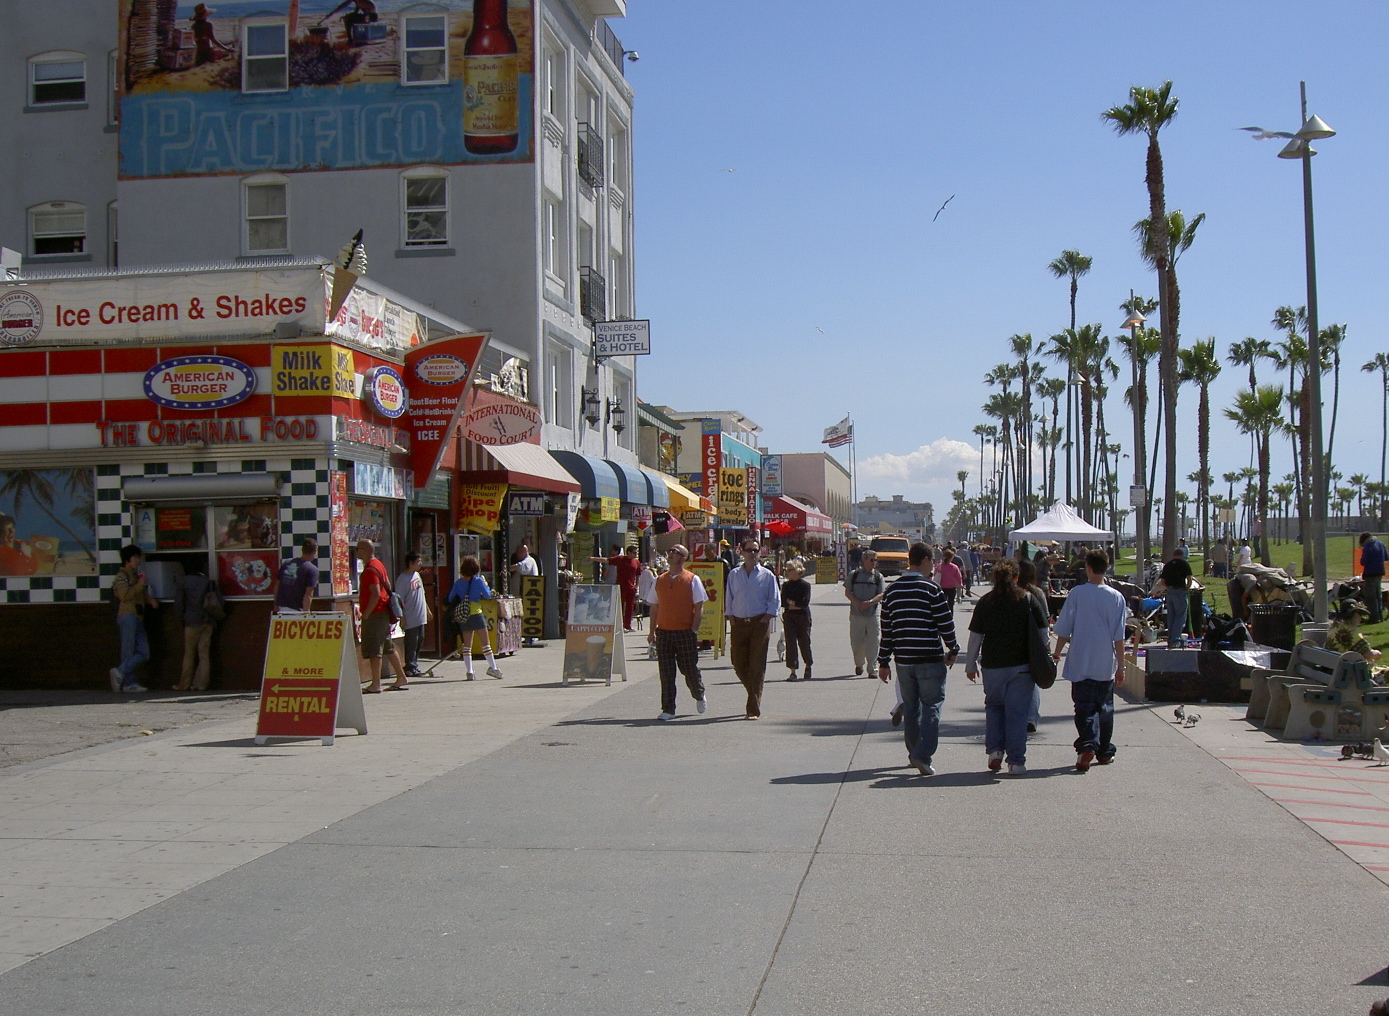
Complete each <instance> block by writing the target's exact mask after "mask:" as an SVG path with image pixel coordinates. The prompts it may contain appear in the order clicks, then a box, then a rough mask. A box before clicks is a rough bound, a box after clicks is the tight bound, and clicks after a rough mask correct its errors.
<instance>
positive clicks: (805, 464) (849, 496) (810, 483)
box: [780, 452, 853, 533]
mask: <svg viewBox="0 0 1389 1016" xmlns="http://www.w3.org/2000/svg"><path fill="white" fill-rule="evenodd" d="M780 458H781V487H782V490H781V492H782V493H783V494H784V495H786V496H787V497H791V498H794V499H796V500H797V501H801V502H803V503H805V504H808V505H811V506H812V507H814V508H818V509H819V510H820V511H821V512H823V513H824V514H826V515H828V516H829V517H830V519H831V521H832V522H833V523H834V529H835V532H836V533H840V532H842V531H843V529H842V527H843V526H845V525H847V524H849V523H851V522H852V521H853V517H852V502H853V493H852V489H853V487H852V481H851V478H850V475H849V470H848V469H847V468H846V467H845V466H844V464H843V463H842V462H840V461H839V460H838V459H836V458H835V457H834V456H833V455H830V454H829V453H828V452H795V453H789V454H783V455H781V456H780Z"/></svg>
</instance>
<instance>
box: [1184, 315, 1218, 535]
mask: <svg viewBox="0 0 1389 1016" xmlns="http://www.w3.org/2000/svg"><path fill="white" fill-rule="evenodd" d="M1177 356H1178V359H1180V360H1181V368H1180V370H1179V371H1178V374H1177V377H1178V379H1179V380H1181V381H1189V382H1191V383H1192V384H1194V385H1195V386H1196V388H1197V390H1198V391H1199V392H1200V400H1199V402H1198V403H1197V409H1196V454H1197V459H1198V461H1199V462H1200V469H1198V470H1197V472H1198V473H1200V474H1201V479H1200V486H1199V487H1197V490H1196V511H1197V513H1198V514H1199V515H1200V517H1201V553H1202V554H1204V555H1205V556H1206V557H1210V552H1211V545H1210V539H1211V534H1210V529H1209V528H1208V527H1207V525H1206V516H1207V514H1208V513H1207V511H1206V499H1207V497H1208V496H1209V494H1210V475H1211V383H1212V382H1213V381H1215V379H1216V378H1217V377H1219V376H1220V358H1219V357H1217V356H1216V355H1215V336H1210V337H1208V338H1205V339H1202V340H1201V341H1200V342H1196V343H1193V344H1192V347H1191V348H1190V349H1180V350H1178V351H1177Z"/></svg>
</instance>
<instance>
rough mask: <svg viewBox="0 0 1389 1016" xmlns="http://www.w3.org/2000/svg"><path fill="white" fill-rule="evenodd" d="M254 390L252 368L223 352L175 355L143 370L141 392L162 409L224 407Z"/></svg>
mask: <svg viewBox="0 0 1389 1016" xmlns="http://www.w3.org/2000/svg"><path fill="white" fill-rule="evenodd" d="M255 390H256V372H255V371H254V370H252V369H251V368H250V367H248V366H246V364H244V363H242V362H241V361H240V360H233V359H231V358H230V357H226V356H176V357H174V358H173V359H172V360H165V361H164V362H163V363H157V364H155V365H154V366H153V367H151V368H150V369H149V370H148V371H146V373H145V395H146V397H147V398H148V399H149V400H150V401H151V402H154V403H156V404H157V405H161V406H163V407H165V408H166V409H225V408H226V407H227V406H234V405H236V404H237V403H238V402H241V401H243V400H245V399H247V398H249V397H250V396H251V395H252V393H254V392H255Z"/></svg>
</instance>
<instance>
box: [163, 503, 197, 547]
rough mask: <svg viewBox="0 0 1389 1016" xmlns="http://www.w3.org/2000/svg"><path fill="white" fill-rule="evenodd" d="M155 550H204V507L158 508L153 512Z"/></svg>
mask: <svg viewBox="0 0 1389 1016" xmlns="http://www.w3.org/2000/svg"><path fill="white" fill-rule="evenodd" d="M154 518H155V522H154V530H155V538H154V546H155V549H156V550H205V549H206V548H207V511H206V509H204V508H201V507H199V508H158V509H155V513H154Z"/></svg>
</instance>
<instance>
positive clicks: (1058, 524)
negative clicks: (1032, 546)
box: [1008, 501, 1114, 542]
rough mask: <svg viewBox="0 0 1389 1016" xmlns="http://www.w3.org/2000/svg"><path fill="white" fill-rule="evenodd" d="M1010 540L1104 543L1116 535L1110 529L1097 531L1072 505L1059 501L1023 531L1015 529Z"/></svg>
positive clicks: (1009, 535) (1023, 528)
mask: <svg viewBox="0 0 1389 1016" xmlns="http://www.w3.org/2000/svg"><path fill="white" fill-rule="evenodd" d="M1008 539H1010V540H1061V541H1069V542H1074V541H1077V540H1081V541H1096V542H1102V541H1108V540H1113V539H1114V534H1113V533H1112V532H1110V531H1109V530H1108V529H1096V528H1095V527H1094V526H1092V525H1090V523H1088V522H1086V521H1085V520H1084V519H1082V518H1081V517H1080V516H1079V515H1077V514H1076V510H1075V509H1074V508H1072V507H1071V506H1070V505H1068V504H1065V503H1064V502H1061V501H1058V502H1056V504H1054V505H1052V506H1051V508H1050V509H1048V510H1047V511H1045V512H1043V513H1042V514H1041V515H1038V516H1037V517H1036V518H1035V519H1033V520H1032V521H1031V522H1029V523H1028V524H1027V525H1025V526H1023V527H1022V528H1021V529H1014V530H1013V531H1012V532H1011V533H1009V534H1008Z"/></svg>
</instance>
